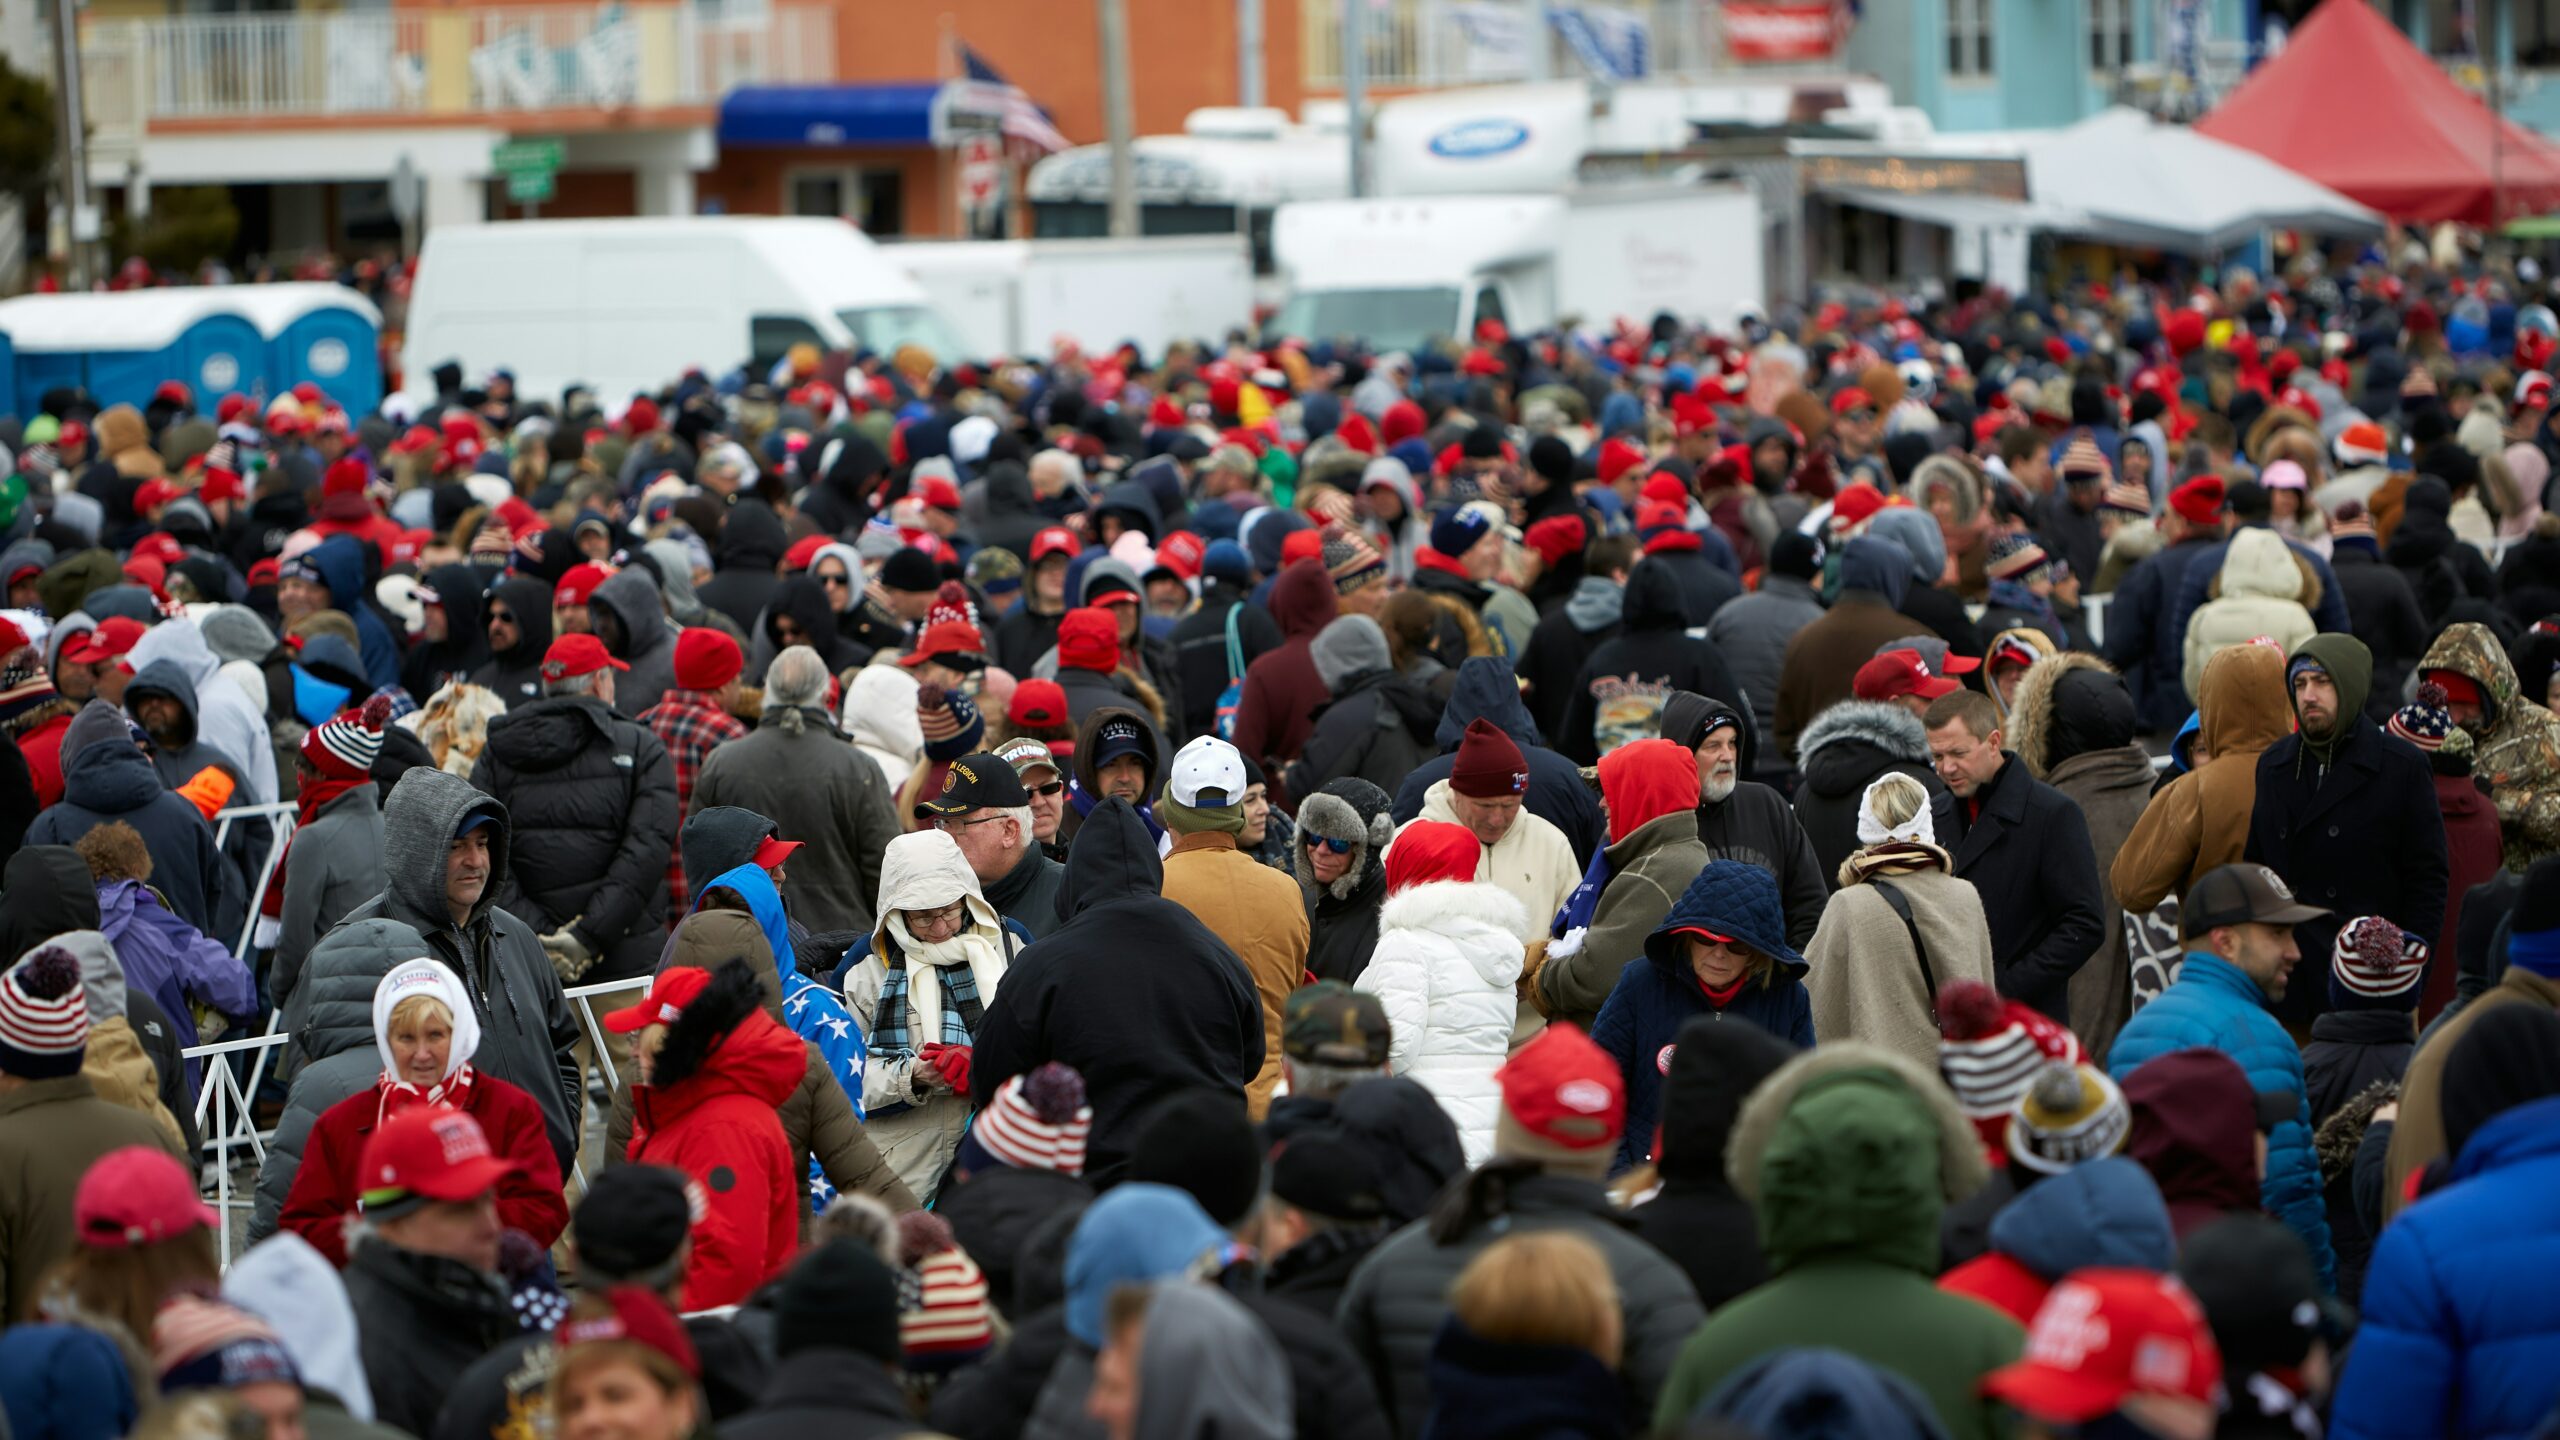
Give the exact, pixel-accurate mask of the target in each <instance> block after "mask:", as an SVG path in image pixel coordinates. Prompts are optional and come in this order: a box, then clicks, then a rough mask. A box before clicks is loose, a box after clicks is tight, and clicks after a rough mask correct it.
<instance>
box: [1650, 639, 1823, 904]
mask: <svg viewBox="0 0 2560 1440" xmlns="http://www.w3.org/2000/svg"><path fill="white" fill-rule="evenodd" d="M1742 726H1743V720H1742V713H1741V712H1740V711H1738V710H1736V709H1734V708H1733V707H1732V706H1730V705H1727V704H1726V703H1724V702H1723V701H1721V700H1710V699H1708V698H1707V697H1706V696H1704V695H1696V694H1692V693H1690V692H1689V691H1686V690H1675V691H1673V692H1671V694H1670V696H1669V697H1668V698H1666V699H1665V700H1664V701H1663V702H1662V738H1663V739H1665V740H1671V741H1676V742H1678V743H1679V745H1680V746H1681V747H1682V748H1683V749H1685V750H1687V751H1689V752H1690V753H1691V754H1693V755H1695V756H1697V757H1698V838H1699V839H1700V840H1701V841H1704V842H1705V843H1706V847H1707V853H1708V854H1709V855H1711V856H1713V857H1714V858H1716V859H1718V860H1740V861H1742V862H1743V863H1745V864H1749V865H1757V866H1759V867H1760V868H1761V869H1763V870H1766V871H1768V872H1769V873H1770V874H1772V875H1774V876H1776V877H1777V880H1778V899H1779V901H1780V903H1781V904H1782V905H1784V906H1785V908H1786V914H1787V943H1788V944H1790V945H1793V946H1796V947H1798V948H1802V947H1803V946H1804V944H1805V943H1806V942H1807V941H1810V940H1811V939H1812V938H1813V927H1814V926H1815V925H1816V924H1817V923H1819V922H1820V921H1821V919H1822V907H1823V905H1824V904H1825V903H1826V902H1828V901H1829V900H1830V898H1831V881H1830V877H1828V876H1826V875H1824V874H1823V873H1822V862H1821V861H1820V860H1819V859H1817V858H1815V856H1814V853H1813V841H1812V840H1810V839H1808V838H1806V836H1805V833H1804V827H1803V826H1802V825H1800V824H1798V823H1796V812H1795V811H1794V810H1793V809H1792V808H1791V807H1789V806H1788V804H1787V801H1786V797H1784V796H1782V795H1780V794H1779V793H1778V792H1777V791H1775V790H1772V789H1770V788H1769V787H1768V786H1766V785H1763V784H1761V783H1759V782H1758V781H1756V780H1745V779H1743V778H1742Z"/></svg>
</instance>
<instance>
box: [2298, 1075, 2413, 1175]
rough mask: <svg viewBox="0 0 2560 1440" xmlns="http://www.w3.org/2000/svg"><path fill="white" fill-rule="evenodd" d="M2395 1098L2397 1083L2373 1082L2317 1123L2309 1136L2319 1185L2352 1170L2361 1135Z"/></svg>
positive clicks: (2396, 1098) (2398, 1089)
mask: <svg viewBox="0 0 2560 1440" xmlns="http://www.w3.org/2000/svg"><path fill="white" fill-rule="evenodd" d="M2399 1098H2400V1082H2399V1081H2397V1080H2376V1081H2374V1082H2373V1083H2372V1084H2370V1085H2367V1086H2366V1087H2364V1088H2363V1089H2362V1090H2359V1091H2357V1092H2356V1093H2355V1095H2354V1097H2353V1098H2351V1099H2349V1100H2348V1101H2347V1103H2346V1104H2344V1105H2341V1106H2339V1107H2338V1108H2337V1110H2336V1111H2335V1112H2333V1113H2332V1114H2331V1115H2330V1116H2329V1118H2328V1119H2326V1120H2323V1121H2321V1122H2320V1128H2319V1129H2317V1130H2315V1131H2313V1132H2312V1133H2311V1150H2312V1153H2313V1154H2314V1155H2317V1156H2318V1157H2319V1159H2320V1183H2321V1184H2322V1185H2324V1186H2325V1185H2327V1184H2329V1183H2330V1182H2332V1181H2334V1180H2336V1179H2337V1178H2338V1177H2339V1176H2341V1175H2344V1174H2346V1173H2347V1172H2349V1171H2351V1170H2353V1169H2355V1165H2356V1151H2357V1149H2358V1148H2359V1147H2361V1146H2362V1145H2363V1144H2364V1132H2365V1131H2367V1130H2369V1129H2371V1128H2373V1112H2374V1111H2376V1110H2379V1109H2381V1108H2382V1107H2383V1106H2385V1105H2388V1104H2391V1103H2392V1102H2393V1101H2396V1100H2398V1099H2399Z"/></svg>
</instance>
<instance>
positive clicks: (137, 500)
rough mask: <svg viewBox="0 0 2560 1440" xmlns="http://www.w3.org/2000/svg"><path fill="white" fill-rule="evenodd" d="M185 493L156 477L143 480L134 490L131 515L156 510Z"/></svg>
mask: <svg viewBox="0 0 2560 1440" xmlns="http://www.w3.org/2000/svg"><path fill="white" fill-rule="evenodd" d="M186 493H187V492H186V491H184V490H181V489H179V488H178V487H177V486H175V485H172V484H170V483H169V482H168V481H166V480H162V479H159V478H157V477H155V478H153V479H149V480H145V481H143V482H142V483H141V484H140V485H138V486H136V487H135V488H134V492H133V513H135V514H136V515H141V514H145V513H147V512H149V511H152V510H157V509H159V508H160V507H161V506H163V505H166V504H168V503H169V502H170V501H172V500H175V499H177V498H178V497H179V496H181V495H184V494H186Z"/></svg>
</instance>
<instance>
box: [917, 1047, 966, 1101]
mask: <svg viewBox="0 0 2560 1440" xmlns="http://www.w3.org/2000/svg"><path fill="white" fill-rule="evenodd" d="M969 1050H970V1047H969V1046H966V1045H927V1046H925V1047H924V1048H923V1049H922V1050H919V1051H917V1052H916V1054H917V1056H918V1057H919V1058H921V1059H922V1060H923V1061H924V1063H926V1064H927V1065H930V1066H932V1067H933V1068H934V1069H935V1070H938V1071H940V1072H941V1074H942V1079H943V1082H944V1083H945V1084H948V1085H949V1086H950V1087H951V1090H952V1093H953V1094H956V1095H966V1094H968V1093H969Z"/></svg>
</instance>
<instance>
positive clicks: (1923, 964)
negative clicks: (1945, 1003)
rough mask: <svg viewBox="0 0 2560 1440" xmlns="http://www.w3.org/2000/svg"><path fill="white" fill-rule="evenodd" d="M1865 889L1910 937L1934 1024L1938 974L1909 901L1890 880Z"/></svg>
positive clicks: (1869, 884)
mask: <svg viewBox="0 0 2560 1440" xmlns="http://www.w3.org/2000/svg"><path fill="white" fill-rule="evenodd" d="M1867 888H1868V889H1871V890H1873V891H1875V892H1876V894H1877V896H1878V897H1880V898H1881V899H1882V900H1883V901H1884V903H1885V904H1887V905H1889V906H1891V907H1892V908H1893V913H1894V914H1895V915H1896V916H1897V917H1899V918H1900V919H1901V921H1902V928H1903V931H1904V932H1905V933H1906V934H1908V935H1910V937H1911V953H1912V954H1913V955H1915V956H1918V957H1919V960H1920V983H1921V984H1922V985H1924V986H1926V987H1928V991H1929V1020H1930V1023H1932V1024H1935V1023H1936V1022H1937V1018H1938V972H1937V969H1936V967H1934V966H1932V965H1931V964H1930V963H1929V947H1928V946H1926V945H1924V944H1922V943H1920V924H1919V922H1918V921H1916V920H1914V919H1912V918H1911V899H1910V897H1909V896H1907V895H1904V894H1903V893H1902V890H1901V888H1900V887H1899V886H1896V885H1895V884H1894V883H1893V882H1892V881H1890V880H1870V881H1868V882H1867Z"/></svg>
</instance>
